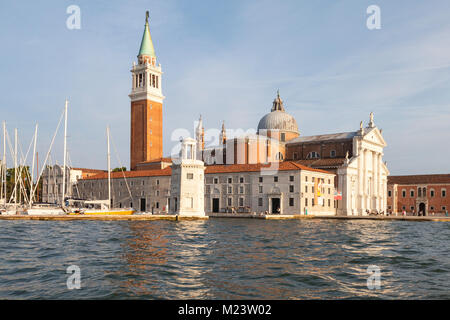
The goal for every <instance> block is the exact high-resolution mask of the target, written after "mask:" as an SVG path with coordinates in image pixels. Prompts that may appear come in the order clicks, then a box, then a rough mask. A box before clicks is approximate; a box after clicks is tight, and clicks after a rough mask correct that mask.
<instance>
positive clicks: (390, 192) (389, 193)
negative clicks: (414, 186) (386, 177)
mask: <svg viewBox="0 0 450 320" xmlns="http://www.w3.org/2000/svg"><path fill="white" fill-rule="evenodd" d="M388 197H389V198H390V197H392V191H391V190H389V191H388Z"/></svg>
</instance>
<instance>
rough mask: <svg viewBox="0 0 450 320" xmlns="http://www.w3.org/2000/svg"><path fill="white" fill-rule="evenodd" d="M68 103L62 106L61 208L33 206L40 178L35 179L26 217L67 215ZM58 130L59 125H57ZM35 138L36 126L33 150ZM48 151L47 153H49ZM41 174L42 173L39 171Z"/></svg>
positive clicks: (46, 205)
mask: <svg viewBox="0 0 450 320" xmlns="http://www.w3.org/2000/svg"><path fill="white" fill-rule="evenodd" d="M68 104H69V101H68V100H66V103H65V106H64V166H63V181H62V199H61V206H55V205H51V204H33V195H34V191H36V188H37V186H38V183H39V179H40V176H39V177H38V179H37V182H36V186H35V188H34V189H33V188H31V189H32V190H31V191H30V204H29V208H28V209H27V214H28V215H65V214H67V211H68V210H67V208H65V194H66V171H67V170H66V161H67V109H68ZM58 128H59V124H58ZM58 128H57V129H56V132H55V136H56V133H57V132H58ZM55 136H54V137H53V140H52V143H51V145H50V150H51V147H52V145H53V142H54V139H55ZM36 138H37V126H36V133H35V148H36ZM50 150H49V153H50ZM49 153H48V154H47V158H46V159H45V161H44V166H43V167H42V170H44V167H45V163H46V162H47V159H48V155H49ZM33 156H34V154H33ZM33 170H34V160H33ZM41 174H42V171H41Z"/></svg>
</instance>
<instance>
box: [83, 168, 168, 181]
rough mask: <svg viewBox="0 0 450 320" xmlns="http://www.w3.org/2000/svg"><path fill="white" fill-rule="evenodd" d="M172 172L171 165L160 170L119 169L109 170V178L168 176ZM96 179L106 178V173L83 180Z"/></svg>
mask: <svg viewBox="0 0 450 320" xmlns="http://www.w3.org/2000/svg"><path fill="white" fill-rule="evenodd" d="M171 174H172V169H171V167H167V168H165V169H162V170H136V171H124V172H122V171H119V172H111V179H123V176H124V175H125V178H137V177H159V176H170V175H171ZM98 179H108V173H107V172H103V173H100V174H97V175H95V176H90V177H86V178H84V179H83V180H98Z"/></svg>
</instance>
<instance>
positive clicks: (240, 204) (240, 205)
mask: <svg viewBox="0 0 450 320" xmlns="http://www.w3.org/2000/svg"><path fill="white" fill-rule="evenodd" d="M243 206H244V198H239V207H243Z"/></svg>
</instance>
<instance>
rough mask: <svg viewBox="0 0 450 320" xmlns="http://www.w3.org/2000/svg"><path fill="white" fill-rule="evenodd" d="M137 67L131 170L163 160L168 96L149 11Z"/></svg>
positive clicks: (133, 108)
mask: <svg viewBox="0 0 450 320" xmlns="http://www.w3.org/2000/svg"><path fill="white" fill-rule="evenodd" d="M137 58H138V63H137V64H136V63H133V68H132V69H131V73H132V79H133V80H132V89H131V93H130V94H129V97H130V99H131V142H130V147H131V148H130V168H131V170H136V165H137V164H138V163H140V162H145V161H149V160H153V159H158V158H162V156H163V136H162V129H163V117H162V106H163V100H164V96H163V94H162V90H161V75H162V71H161V64H158V65H157V64H156V55H155V49H154V47H153V42H152V37H151V36H150V29H149V26H148V11H147V13H146V18H145V28H144V35H143V36H142V42H141V47H140V49H139V54H138V56H137Z"/></svg>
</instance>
